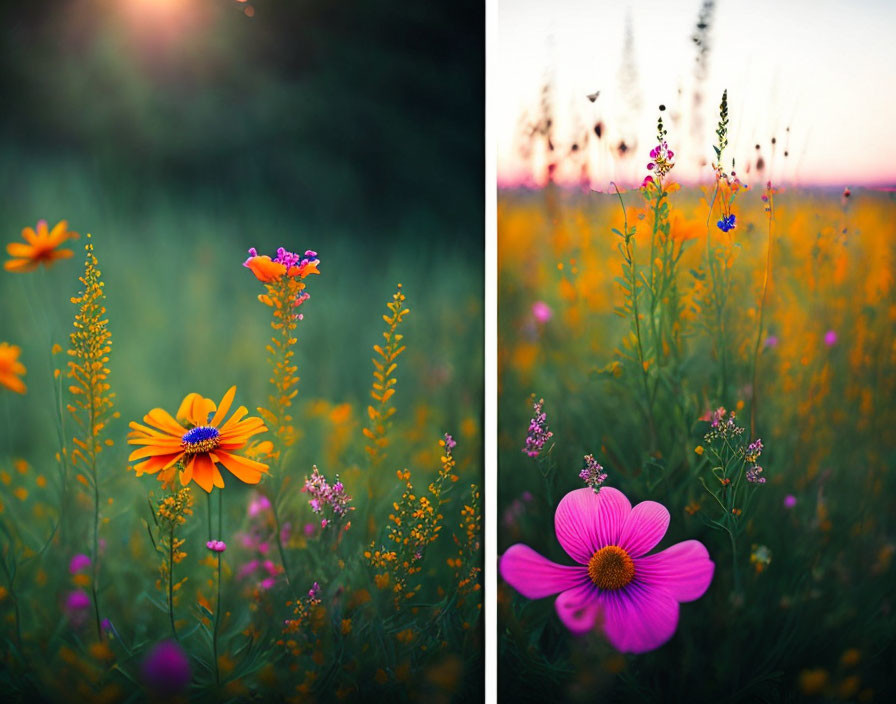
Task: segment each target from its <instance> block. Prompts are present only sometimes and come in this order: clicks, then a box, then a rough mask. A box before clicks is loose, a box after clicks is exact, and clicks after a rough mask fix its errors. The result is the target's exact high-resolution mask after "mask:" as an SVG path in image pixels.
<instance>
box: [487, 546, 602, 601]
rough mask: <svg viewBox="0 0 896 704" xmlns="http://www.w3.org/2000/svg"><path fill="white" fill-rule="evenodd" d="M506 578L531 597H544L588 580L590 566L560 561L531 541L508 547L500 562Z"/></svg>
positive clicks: (500, 570) (499, 564) (502, 573)
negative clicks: (587, 567) (530, 543)
mask: <svg viewBox="0 0 896 704" xmlns="http://www.w3.org/2000/svg"><path fill="white" fill-rule="evenodd" d="M498 571H499V572H500V573H501V576H502V577H503V578H504V579H505V581H506V582H507V583H508V584H509V585H510V586H511V587H513V588H514V589H516V590H517V591H518V592H519V593H520V594H522V595H523V596H524V597H526V598H527V599H541V598H542V597H545V596H551V595H552V594H557V593H558V592H562V591H564V590H566V589H570V588H571V587H575V586H578V585H580V584H582V582H583V581H588V582H589V583H590V579H589V577H588V570H587V569H585V568H584V567H580V566H578V565H576V566H572V565H558V564H556V563H554V562H551V561H550V560H549V559H547V558H546V557H542V556H541V555H539V554H538V553H537V552H535V551H534V550H533V549H532V548H530V547H529V546H528V545H523V544H521V543H517V544H516V545H511V546H510V547H509V548H507V551H506V552H505V553H504V554H503V555H502V556H501V561H500V562H499V563H498Z"/></svg>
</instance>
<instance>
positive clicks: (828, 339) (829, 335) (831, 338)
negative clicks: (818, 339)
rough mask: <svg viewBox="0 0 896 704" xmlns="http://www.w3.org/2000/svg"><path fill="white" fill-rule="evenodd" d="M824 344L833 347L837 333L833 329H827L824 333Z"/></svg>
mask: <svg viewBox="0 0 896 704" xmlns="http://www.w3.org/2000/svg"><path fill="white" fill-rule="evenodd" d="M824 344H826V345H827V346H828V347H833V346H834V345H836V344H837V333H836V332H835V331H834V330H828V331H827V332H826V333H825V334H824Z"/></svg>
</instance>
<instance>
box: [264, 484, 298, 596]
mask: <svg viewBox="0 0 896 704" xmlns="http://www.w3.org/2000/svg"><path fill="white" fill-rule="evenodd" d="M278 493H279V492H278ZM276 499H277V497H276V496H275V497H274V498H269V499H268V503H270V504H271V511H272V512H273V514H274V529H275V530H276V531H277V535H276V538H277V551H278V552H279V553H280V563H281V564H282V565H283V576H284V577H286V584H287V586H288V587H290V588H291V587H292V580H291V579H290V578H289V566H288V565H287V563H286V550H285V549H284V548H283V539H282V532H283V531H282V527H281V525H280V512H279V511H278V510H277V500H276Z"/></svg>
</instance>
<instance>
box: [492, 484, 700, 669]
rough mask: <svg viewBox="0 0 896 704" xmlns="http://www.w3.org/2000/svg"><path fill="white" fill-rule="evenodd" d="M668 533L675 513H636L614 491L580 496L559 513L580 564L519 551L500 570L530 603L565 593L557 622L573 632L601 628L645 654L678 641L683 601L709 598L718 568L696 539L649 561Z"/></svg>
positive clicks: (646, 505)
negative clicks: (711, 584)
mask: <svg viewBox="0 0 896 704" xmlns="http://www.w3.org/2000/svg"><path fill="white" fill-rule="evenodd" d="M668 526H669V511H668V510H666V508H665V506H662V505H661V504H658V503H656V502H655V501H643V502H641V503H639V504H638V505H637V506H635V507H634V508H632V505H631V503H629V500H628V499H627V498H626V497H625V495H624V494H623V493H622V492H621V491H619V490H617V489H614V488H612V487H604V488H603V489H601V491H600V493H594V491H592V490H591V489H587V488H586V489H576V490H575V491H571V492H570V493H568V494H567V495H566V496H564V497H563V499H562V500H561V501H560V504H559V505H558V506H557V513H556V515H555V519H554V528H555V531H556V534H557V540H558V542H559V543H560V545H561V546H562V547H563V549H564V550H566V552H567V554H568V555H569V556H570V557H571V558H572V559H573V560H575V561H576V562H577V563H578V564H577V565H574V566H570V565H558V564H555V563H553V562H551V561H550V560H548V559H547V558H545V557H542V556H541V555H539V554H538V553H537V552H535V551H534V550H533V549H532V548H530V547H528V546H526V545H522V544H517V545H513V546H511V547H510V548H508V550H507V551H506V552H505V553H504V555H503V556H502V557H501V562H500V564H499V571H500V572H501V576H502V577H503V578H504V579H505V580H507V582H508V583H509V584H510V585H511V586H512V587H513V588H514V589H516V590H517V591H518V592H519V593H520V594H522V595H523V596H525V597H526V598H528V599H541V598H543V597H546V596H551V595H553V594H559V596H558V597H557V601H556V608H557V615H558V616H559V617H560V620H561V621H563V623H564V625H565V626H566V627H567V628H568V629H569V630H570V631H572V632H573V633H576V634H579V633H586V632H587V631H590V630H591V629H592V628H594V627H595V626H596V625H597V624H598V623H599V622H600V623H601V625H602V628H603V631H604V633H605V634H606V636H607V639H608V640H609V641H610V643H611V644H612V645H613V647H614V648H616V649H617V650H619V651H621V652H628V653H643V652H646V651H648V650H653V649H654V648H658V647H659V646H661V645H662V644H663V643H665V642H666V641H668V640H669V639H670V638H671V637H672V635H673V634H674V633H675V629H676V627H677V626H678V611H679V606H678V604H679V602H683V601H693V600H695V599H699V598H700V597H701V596H703V594H704V592H705V591H706V590H707V588H708V587H709V584H710V582H711V581H712V576H713V571H714V569H715V565H714V563H713V562H712V560H710V559H709V553H708V552H707V550H706V548H705V547H704V546H703V544H702V543H700V542H698V541H696V540H686V541H684V542H682V543H677V544H676V545H673V546H672V547H669V548H666V549H665V550H663V551H661V552H658V553H655V554H653V555H647V552H648V551H649V550H651V549H652V548H654V547H655V546H656V544H657V543H659V541H660V540H661V539H662V537H663V535H665V533H666V529H667V528H668Z"/></svg>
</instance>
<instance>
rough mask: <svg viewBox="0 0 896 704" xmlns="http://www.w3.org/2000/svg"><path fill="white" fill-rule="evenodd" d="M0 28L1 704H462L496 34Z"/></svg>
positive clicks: (228, 10)
mask: <svg viewBox="0 0 896 704" xmlns="http://www.w3.org/2000/svg"><path fill="white" fill-rule="evenodd" d="M0 18H2V29H0V68H2V70H0V95H2V98H3V106H4V107H3V110H2V113H0V188H2V192H3V194H4V199H3V208H2V211H0V227H2V237H0V244H2V250H0V253H2V254H3V269H2V270H0V687H2V691H3V692H4V694H3V699H4V701H28V702H34V701H48V702H57V701H58V702H110V703H111V702H142V701H162V700H166V701H167V700H171V701H206V702H213V701H214V702H218V701H221V702H223V701H234V702H237V701H259V702H260V701H265V702H267V701H281V702H290V701H302V702H337V701H340V702H342V701H344V702H352V701H381V700H382V701H389V700H391V701H395V702H417V701H427V702H431V703H436V702H460V701H463V702H476V701H483V700H484V697H485V681H484V669H485V668H484V661H485V655H484V628H483V622H482V601H483V592H482V586H481V585H482V576H483V574H482V572H483V566H484V561H483V552H482V537H481V535H482V528H483V526H482V509H481V507H482V503H483V496H482V487H483V484H484V450H483V442H484V437H483V417H484V397H485V382H484V344H485V343H484V317H485V311H484V274H485V271H484V269H485V265H484V241H485V236H484V221H485V217H484V203H483V193H484V164H485V157H484V154H485V145H484V132H485V123H484V101H485V14H484V8H483V6H482V5H481V4H480V3H475V2H472V1H467V0H461V2H460V3H458V2H452V3H450V4H449V3H447V2H443V1H441V0H440V2H437V3H429V4H427V5H426V6H425V7H417V6H409V5H407V3H400V2H397V1H396V0H384V1H383V2H378V3H368V2H357V1H352V0H350V1H349V2H345V3H339V4H338V5H334V4H333V3H330V2H325V1H324V0H303V2H276V1H274V0H33V1H32V2H28V3H19V4H17V5H13V4H7V5H5V6H4V7H3V8H2V9H0Z"/></svg>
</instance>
